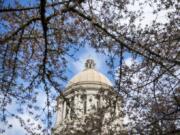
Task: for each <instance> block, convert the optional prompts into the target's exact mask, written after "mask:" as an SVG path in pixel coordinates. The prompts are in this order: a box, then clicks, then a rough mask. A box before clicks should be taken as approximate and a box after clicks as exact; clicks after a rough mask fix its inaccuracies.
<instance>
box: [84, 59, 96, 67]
mask: <svg viewBox="0 0 180 135" xmlns="http://www.w3.org/2000/svg"><path fill="white" fill-rule="evenodd" d="M95 65H96V64H95V62H94V60H93V59H87V60H86V63H85V67H86V69H89V68H91V69H94V68H95Z"/></svg>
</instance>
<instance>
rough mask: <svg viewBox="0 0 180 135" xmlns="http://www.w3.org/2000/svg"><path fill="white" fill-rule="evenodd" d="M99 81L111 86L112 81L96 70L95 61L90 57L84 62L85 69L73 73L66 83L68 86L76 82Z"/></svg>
mask: <svg viewBox="0 0 180 135" xmlns="http://www.w3.org/2000/svg"><path fill="white" fill-rule="evenodd" d="M81 82H82V83H88V82H89V83H101V84H106V85H109V86H112V83H111V82H110V80H109V79H108V78H107V77H106V76H105V75H103V74H102V73H100V72H98V71H97V70H96V69H95V63H94V61H93V60H92V59H88V60H87V61H86V63H85V69H84V70H83V71H81V72H80V73H78V74H77V75H75V76H74V77H73V78H72V79H71V80H70V81H69V83H68V84H67V87H68V86H71V85H73V84H76V83H78V84H79V83H81Z"/></svg>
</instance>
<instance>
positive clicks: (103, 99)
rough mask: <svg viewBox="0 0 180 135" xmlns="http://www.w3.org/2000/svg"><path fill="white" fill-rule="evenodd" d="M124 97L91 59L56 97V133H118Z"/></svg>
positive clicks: (96, 134) (80, 134) (73, 134)
mask: <svg viewBox="0 0 180 135" xmlns="http://www.w3.org/2000/svg"><path fill="white" fill-rule="evenodd" d="M122 116H123V113H122V111H121V97H120V96H118V94H117V93H116V92H115V91H114V90H113V88H112V83H111V82H110V80H109V79H108V78H107V77H105V76H104V75H103V74H102V73H100V72H98V71H97V70H96V69H95V62H94V61H93V60H92V59H88V60H87V61H86V63H85V69H84V70H83V71H82V72H80V73H78V74H77V75H75V76H74V77H73V78H72V79H71V80H70V81H69V83H68V84H67V87H66V89H65V90H64V92H63V94H62V95H60V96H59V97H58V99H57V118H56V123H55V127H54V128H53V130H52V133H53V134H54V135H112V134H113V135H119V134H121V135H122V134H124V130H123V126H122V123H123V122H122V120H123V119H122Z"/></svg>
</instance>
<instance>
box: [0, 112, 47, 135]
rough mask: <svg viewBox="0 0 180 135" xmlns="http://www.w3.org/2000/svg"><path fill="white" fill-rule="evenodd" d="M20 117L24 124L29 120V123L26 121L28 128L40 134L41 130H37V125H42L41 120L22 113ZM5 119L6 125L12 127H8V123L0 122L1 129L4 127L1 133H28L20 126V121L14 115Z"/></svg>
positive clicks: (12, 134) (9, 134)
mask: <svg viewBox="0 0 180 135" xmlns="http://www.w3.org/2000/svg"><path fill="white" fill-rule="evenodd" d="M20 117H21V118H22V120H23V121H24V122H25V125H26V124H27V123H28V122H27V121H28V120H29V123H28V124H29V125H28V129H29V130H31V131H32V132H35V133H37V134H39V135H41V134H42V132H41V130H38V125H39V126H42V127H43V123H42V122H41V121H39V120H35V119H33V118H32V116H30V115H28V114H23V115H21V116H20ZM7 121H8V125H12V127H11V128H8V125H6V124H4V123H3V122H0V127H1V128H2V129H5V132H4V133H3V134H2V135H16V134H17V135H25V134H28V133H27V131H26V130H25V129H24V128H23V127H22V126H21V123H20V121H19V120H18V119H16V118H15V117H11V118H8V119H7Z"/></svg>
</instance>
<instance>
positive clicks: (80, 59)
mask: <svg viewBox="0 0 180 135" xmlns="http://www.w3.org/2000/svg"><path fill="white" fill-rule="evenodd" d="M13 1H14V0H7V1H5V3H6V5H11V6H13ZM21 2H22V4H24V5H26V3H29V2H31V4H34V3H36V2H38V1H36V0H33V1H31V0H26V1H24V0H21ZM131 8H132V9H133V8H134V10H136V9H137V8H136V6H134V7H131ZM151 12H152V9H151V8H149V7H147V8H146V15H145V16H146V18H147V19H144V22H143V25H145V24H147V23H149V24H150V23H151V21H150V20H152V19H153V15H152V13H151ZM159 19H161V21H164V20H163V19H165V18H164V17H163V18H162V17H160V18H159ZM164 22H166V21H164ZM75 57H76V60H74V59H72V58H70V57H66V58H67V60H68V67H67V72H66V76H67V77H68V80H69V79H71V78H72V77H73V76H74V75H75V74H77V73H78V72H80V71H82V70H83V69H84V63H85V61H86V60H87V59H88V58H91V59H94V61H95V63H96V69H97V70H98V71H100V72H102V73H103V74H104V75H106V76H107V77H108V78H109V79H110V80H111V81H112V82H113V78H111V76H110V75H109V74H108V73H107V72H108V71H109V68H108V66H107V65H106V62H105V61H106V59H107V56H106V55H104V54H100V53H97V52H96V51H95V50H94V49H93V48H91V47H89V45H88V44H87V45H85V47H84V48H81V49H80V50H79V51H78V52H76V54H75ZM124 57H125V62H126V64H127V65H131V64H132V58H131V55H130V54H128V53H126V54H125V56H124ZM64 85H66V84H64ZM44 102H45V96H44V93H41V95H39V102H38V103H39V104H42V106H43V105H44ZM15 108H16V107H15V104H13V105H11V106H9V110H11V111H12V112H13V111H14V112H15ZM20 116H21V117H22V118H23V119H25V120H27V119H28V118H29V119H31V120H32V121H35V123H36V124H37V125H38V124H40V125H44V124H43V123H42V122H41V121H36V120H35V119H34V118H33V117H32V116H30V115H28V114H20ZM53 118H54V119H55V115H54V117H53ZM9 122H10V123H12V124H13V126H14V127H13V128H10V129H7V126H6V125H4V123H2V122H0V128H5V129H7V132H6V133H5V134H4V135H15V134H18V135H24V134H25V133H26V131H25V130H24V129H23V128H22V127H21V126H20V123H19V121H18V120H16V119H15V118H9Z"/></svg>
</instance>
